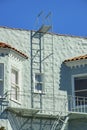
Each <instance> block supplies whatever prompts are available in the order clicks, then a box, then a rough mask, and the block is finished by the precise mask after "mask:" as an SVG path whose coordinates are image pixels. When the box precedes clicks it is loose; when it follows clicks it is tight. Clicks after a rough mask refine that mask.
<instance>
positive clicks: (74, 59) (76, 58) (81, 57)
mask: <svg viewBox="0 0 87 130" xmlns="http://www.w3.org/2000/svg"><path fill="white" fill-rule="evenodd" d="M82 59H87V54H86V55H83V56H77V57H74V58H70V59H67V60H65V61H64V62H69V61H77V60H82Z"/></svg>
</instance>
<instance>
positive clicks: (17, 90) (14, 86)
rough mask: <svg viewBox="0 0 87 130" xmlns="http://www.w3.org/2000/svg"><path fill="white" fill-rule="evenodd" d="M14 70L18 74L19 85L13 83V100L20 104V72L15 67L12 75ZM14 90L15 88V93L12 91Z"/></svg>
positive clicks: (12, 67)
mask: <svg viewBox="0 0 87 130" xmlns="http://www.w3.org/2000/svg"><path fill="white" fill-rule="evenodd" d="M12 70H13V71H15V72H17V73H18V75H17V77H18V79H17V80H18V83H17V84H14V83H12V81H11V100H13V101H16V102H20V70H19V69H17V68H16V67H14V66H11V75H12ZM12 88H14V90H15V92H14V91H13V90H12ZM15 93H16V95H14V94H15Z"/></svg>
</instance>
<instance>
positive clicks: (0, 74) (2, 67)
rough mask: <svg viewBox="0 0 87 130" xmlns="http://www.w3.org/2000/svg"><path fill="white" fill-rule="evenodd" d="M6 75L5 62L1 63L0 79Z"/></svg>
mask: <svg viewBox="0 0 87 130" xmlns="http://www.w3.org/2000/svg"><path fill="white" fill-rule="evenodd" d="M3 76H4V64H3V63H0V79H3Z"/></svg>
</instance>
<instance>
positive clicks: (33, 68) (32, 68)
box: [32, 68, 40, 70]
mask: <svg viewBox="0 0 87 130" xmlns="http://www.w3.org/2000/svg"><path fill="white" fill-rule="evenodd" d="M32 69H34V70H40V69H38V68H32Z"/></svg>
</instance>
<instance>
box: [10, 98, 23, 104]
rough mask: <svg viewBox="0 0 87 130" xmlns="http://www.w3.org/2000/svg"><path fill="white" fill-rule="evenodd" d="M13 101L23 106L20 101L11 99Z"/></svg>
mask: <svg viewBox="0 0 87 130" xmlns="http://www.w3.org/2000/svg"><path fill="white" fill-rule="evenodd" d="M10 100H11V101H13V102H15V103H17V104H18V105H21V102H20V101H18V100H15V99H12V98H11V99H10Z"/></svg>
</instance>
